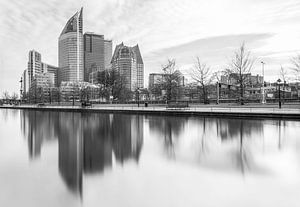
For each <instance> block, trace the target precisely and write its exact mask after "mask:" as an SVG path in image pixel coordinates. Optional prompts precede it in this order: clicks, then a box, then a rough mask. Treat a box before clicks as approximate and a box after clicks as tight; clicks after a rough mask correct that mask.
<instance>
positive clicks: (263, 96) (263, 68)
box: [261, 61, 266, 104]
mask: <svg viewBox="0 0 300 207" xmlns="http://www.w3.org/2000/svg"><path fill="white" fill-rule="evenodd" d="M265 64H266V63H265V62H263V61H261V65H262V77H263V80H262V90H261V93H262V102H261V103H262V104H265V103H266V97H265Z"/></svg>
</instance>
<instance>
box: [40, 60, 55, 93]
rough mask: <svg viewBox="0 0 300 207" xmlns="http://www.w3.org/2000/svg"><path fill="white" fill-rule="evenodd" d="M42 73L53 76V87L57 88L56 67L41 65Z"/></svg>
mask: <svg viewBox="0 0 300 207" xmlns="http://www.w3.org/2000/svg"><path fill="white" fill-rule="evenodd" d="M42 72H43V73H51V74H53V76H54V87H58V67H55V66H53V65H49V64H46V63H42Z"/></svg>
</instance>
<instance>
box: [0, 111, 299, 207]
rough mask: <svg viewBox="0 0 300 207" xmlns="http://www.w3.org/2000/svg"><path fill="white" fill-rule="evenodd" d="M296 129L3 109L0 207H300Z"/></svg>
mask: <svg viewBox="0 0 300 207" xmlns="http://www.w3.org/2000/svg"><path fill="white" fill-rule="evenodd" d="M299 195H300V122H296V121H280V120H238V119H219V118H203V117H194V118H193V117H169V116H139V115H121V114H80V113H62V112H38V111H27V110H4V109H0V206H33V207H34V206H49V207H50V206H51V207H52V206H106V207H110V206H123V207H124V206H126V207H127V206H128V207H135V206H139V207H140V206H149V207H150V206H151V207H152V206H172V207H176V206H189V207H190V206H197V207H198V206H216V207H219V206H272V207H274V206H289V207H293V206H297V207H298V206H300V196H299Z"/></svg>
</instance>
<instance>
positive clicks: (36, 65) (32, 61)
mask: <svg viewBox="0 0 300 207" xmlns="http://www.w3.org/2000/svg"><path fill="white" fill-rule="evenodd" d="M41 65H42V57H41V54H40V53H39V52H37V51H35V50H30V51H29V55H28V68H27V71H28V82H29V88H30V85H31V82H32V81H33V78H34V76H35V75H36V74H40V73H42V66H41Z"/></svg>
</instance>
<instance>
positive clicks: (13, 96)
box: [1, 91, 19, 100]
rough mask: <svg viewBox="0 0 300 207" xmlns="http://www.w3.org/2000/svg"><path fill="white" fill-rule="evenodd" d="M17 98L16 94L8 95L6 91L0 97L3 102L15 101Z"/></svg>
mask: <svg viewBox="0 0 300 207" xmlns="http://www.w3.org/2000/svg"><path fill="white" fill-rule="evenodd" d="M18 97H19V96H18V94H16V93H12V94H9V92H8V91H4V92H3V93H2V96H1V98H2V99H3V100H17V99H18Z"/></svg>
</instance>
